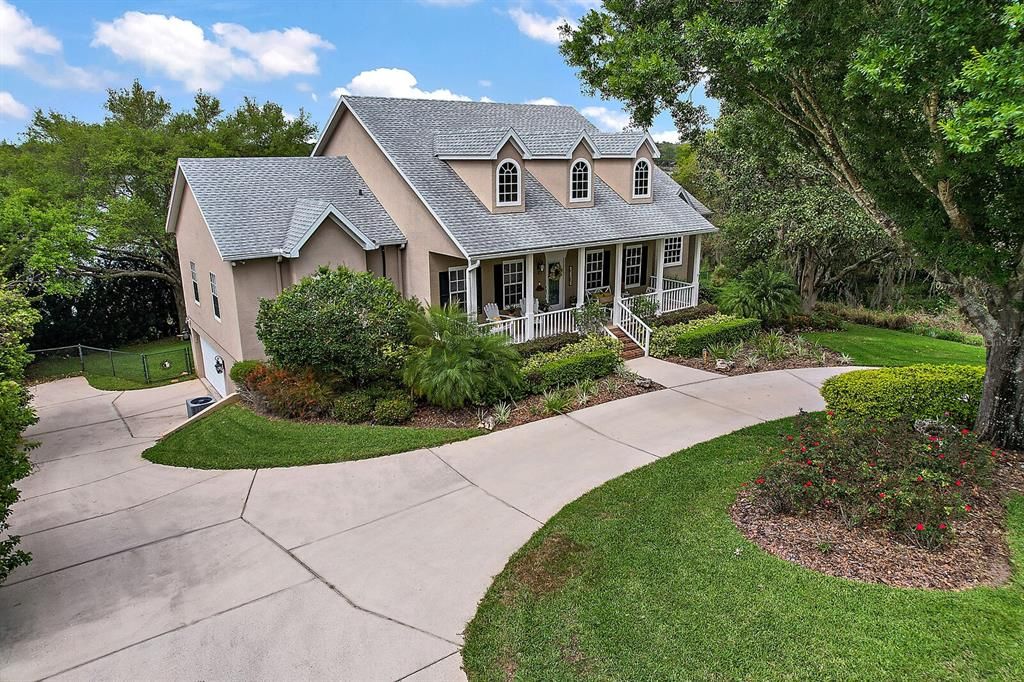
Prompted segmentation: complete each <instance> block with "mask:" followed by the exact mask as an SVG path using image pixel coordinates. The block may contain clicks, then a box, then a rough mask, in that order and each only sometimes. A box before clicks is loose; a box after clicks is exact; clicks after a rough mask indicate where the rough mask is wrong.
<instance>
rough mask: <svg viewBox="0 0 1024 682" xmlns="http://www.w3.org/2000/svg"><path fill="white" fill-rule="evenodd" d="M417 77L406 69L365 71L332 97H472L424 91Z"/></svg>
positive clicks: (445, 90) (467, 99)
mask: <svg viewBox="0 0 1024 682" xmlns="http://www.w3.org/2000/svg"><path fill="white" fill-rule="evenodd" d="M416 85H417V81H416V76H414V75H412V74H411V73H410V72H408V71H406V70H405V69H389V68H380V69H373V70H371V71H363V72H362V73H360V74H359V75H357V76H356V77H355V78H353V79H352V80H351V81H349V82H348V83H347V84H346V85H345V87H343V88H335V89H334V90H332V91H331V95H332V96H333V97H335V98H337V97H341V96H342V95H366V96H371V97H404V98H406V99H454V100H460V101H464V102H469V101H471V98H470V97H466V96H465V95H459V94H457V93H454V92H452V91H451V90H448V89H447V88H439V89H437V90H423V89H421V88H418V87H416Z"/></svg>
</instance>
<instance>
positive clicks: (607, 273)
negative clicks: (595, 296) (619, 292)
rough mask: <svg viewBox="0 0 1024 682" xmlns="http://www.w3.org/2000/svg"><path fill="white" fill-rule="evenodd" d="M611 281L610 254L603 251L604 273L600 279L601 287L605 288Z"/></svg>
mask: <svg viewBox="0 0 1024 682" xmlns="http://www.w3.org/2000/svg"><path fill="white" fill-rule="evenodd" d="M611 281H612V252H611V251H608V250H607V249H605V252H604V272H603V273H602V277H601V286H603V287H606V286H608V285H609V284H610V283H611Z"/></svg>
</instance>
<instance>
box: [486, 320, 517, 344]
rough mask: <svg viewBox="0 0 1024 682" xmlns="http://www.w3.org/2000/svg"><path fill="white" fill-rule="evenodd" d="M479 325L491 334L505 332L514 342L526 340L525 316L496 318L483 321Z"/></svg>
mask: <svg viewBox="0 0 1024 682" xmlns="http://www.w3.org/2000/svg"><path fill="white" fill-rule="evenodd" d="M479 326H480V328H481V329H483V330H484V331H486V332H490V333H491V334H505V335H506V336H508V337H509V338H510V339H512V343H522V342H523V341H526V318H525V317H509V318H507V319H504V320H496V321H495V322H483V323H481V324H480V325H479Z"/></svg>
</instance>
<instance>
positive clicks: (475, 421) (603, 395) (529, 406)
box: [403, 376, 664, 431]
mask: <svg viewBox="0 0 1024 682" xmlns="http://www.w3.org/2000/svg"><path fill="white" fill-rule="evenodd" d="M597 386H598V391H597V393H596V394H595V395H594V396H593V397H591V398H590V400H588V401H587V404H586V405H576V404H573V405H572V406H571V407H570V408H569V410H568V411H569V412H574V411H576V410H580V409H583V408H584V407H593V406H594V405H600V404H601V403H607V402H611V401H612V400H619V399H620V398H628V397H630V396H634V395H640V394H642V393H650V392H651V391H658V390H661V389H662V388H664V386H662V385H661V384H657V383H654V382H653V381H650V380H649V379H633V378H629V377H618V376H611V377H607V378H605V379H600V380H598V382H597ZM492 412H493V410H491V409H488V410H486V413H487V414H491V413H492ZM553 416H555V415H553V414H550V413H549V412H548V411H547V410H545V409H544V397H543V396H539V395H531V396H527V397H526V398H523V399H522V400H519V401H517V402H515V403H514V404H513V407H512V417H511V418H510V419H509V421H508V423H506V424H500V425H495V427H494V430H495V431H499V430H501V429H506V428H509V427H512V426H519V425H521V424H528V423H529V422H535V421H538V420H540V419H547V418H548V417H553ZM479 425H480V413H479V412H478V411H477V410H476V409H475V408H473V409H461V410H444V409H442V408H440V407H434V406H433V405H419V406H417V408H416V411H415V412H414V413H413V415H412V419H410V420H409V421H408V422H406V423H405V424H404V425H403V426H418V427H428V428H441V427H444V428H457V427H462V428H475V427H477V426H479Z"/></svg>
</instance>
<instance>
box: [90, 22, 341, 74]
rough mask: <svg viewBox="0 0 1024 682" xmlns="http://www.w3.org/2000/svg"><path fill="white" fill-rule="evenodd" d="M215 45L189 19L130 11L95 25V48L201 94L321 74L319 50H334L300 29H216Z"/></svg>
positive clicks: (221, 25)
mask: <svg viewBox="0 0 1024 682" xmlns="http://www.w3.org/2000/svg"><path fill="white" fill-rule="evenodd" d="M212 33H213V36H214V37H215V39H214V40H210V39H208V38H207V37H206V34H205V32H204V31H203V29H202V27H200V26H198V25H196V24H194V23H193V22H191V21H188V20H187V19H179V18H178V17H174V16H170V17H169V16H166V15H163V14H144V13H142V12H125V13H124V14H123V15H122V16H121V17H119V18H117V19H114V20H113V21H110V22H101V23H99V24H97V25H96V33H95V36H94V38H93V42H92V45H93V46H94V47H95V46H102V47H106V48H109V49H110V50H111V51H112V52H113V53H114V54H115V55H117V56H118V57H119V58H121V59H123V60H125V61H130V62H137V63H140V64H142V65H143V66H145V67H146V68H148V69H151V70H153V71H157V72H160V73H163V74H164V75H166V76H167V77H169V78H172V79H174V80H177V81H180V82H182V83H184V84H185V85H186V87H188V88H190V89H193V90H198V89H200V88H203V89H206V90H217V89H219V88H220V87H221V86H222V85H223V84H224V83H225V82H227V81H229V80H231V79H232V78H245V79H250V80H257V79H265V78H279V77H282V76H287V75H290V74H296V73H301V74H315V73H317V72H318V71H319V65H318V62H317V60H318V56H319V55H318V54H317V50H329V49H333V47H334V46H333V45H331V43H329V42H327V41H326V40H324V39H323V38H321V37H320V36H318V35H317V34H315V33H310V32H309V31H306V30H304V29H301V28H289V29H286V30H283V31H277V30H270V31H261V32H257V33H254V32H252V31H250V30H249V29H247V28H246V27H244V26H240V25H239V24H225V23H219V24H214V25H213V29H212Z"/></svg>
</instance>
